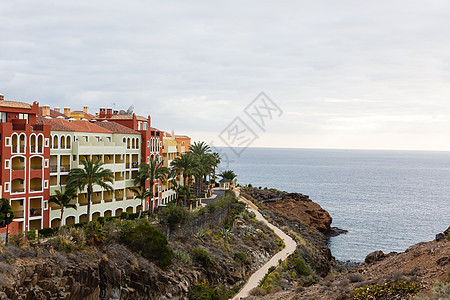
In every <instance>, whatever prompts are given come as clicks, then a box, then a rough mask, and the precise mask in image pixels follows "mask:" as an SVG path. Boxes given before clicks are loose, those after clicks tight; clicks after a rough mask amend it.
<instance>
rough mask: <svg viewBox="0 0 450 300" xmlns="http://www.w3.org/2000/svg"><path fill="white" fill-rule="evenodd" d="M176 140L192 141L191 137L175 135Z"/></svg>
mask: <svg viewBox="0 0 450 300" xmlns="http://www.w3.org/2000/svg"><path fill="white" fill-rule="evenodd" d="M175 139H190V137H189V136H187V135H176V134H175Z"/></svg>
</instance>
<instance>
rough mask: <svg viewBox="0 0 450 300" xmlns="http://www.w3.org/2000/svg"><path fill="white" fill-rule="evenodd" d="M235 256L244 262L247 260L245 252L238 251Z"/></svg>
mask: <svg viewBox="0 0 450 300" xmlns="http://www.w3.org/2000/svg"><path fill="white" fill-rule="evenodd" d="M234 257H235V258H237V259H239V260H240V261H241V262H242V263H244V264H245V263H246V262H247V254H245V253H244V252H236V253H234Z"/></svg>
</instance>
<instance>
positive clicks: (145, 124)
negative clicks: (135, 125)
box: [144, 122, 148, 130]
mask: <svg viewBox="0 0 450 300" xmlns="http://www.w3.org/2000/svg"><path fill="white" fill-rule="evenodd" d="M147 128H148V126H147V122H144V130H147Z"/></svg>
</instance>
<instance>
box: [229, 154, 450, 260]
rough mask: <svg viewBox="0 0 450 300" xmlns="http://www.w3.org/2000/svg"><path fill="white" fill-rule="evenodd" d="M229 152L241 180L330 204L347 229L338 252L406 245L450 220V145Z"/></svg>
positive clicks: (360, 255)
mask: <svg viewBox="0 0 450 300" xmlns="http://www.w3.org/2000/svg"><path fill="white" fill-rule="evenodd" d="M222 150H225V148H222ZM228 155H229V159H230V160H233V161H234V162H230V163H229V167H228V168H229V169H232V170H234V171H235V173H236V174H238V183H240V184H247V183H251V184H252V185H253V186H257V187H258V186H262V187H266V186H267V187H274V188H277V189H279V190H285V191H289V192H299V193H303V194H306V195H309V196H310V198H311V199H312V200H313V201H315V202H317V203H319V204H320V205H321V206H322V207H323V208H324V209H326V210H327V211H328V212H329V213H330V214H331V216H332V217H333V223H332V226H337V227H339V228H342V229H346V230H348V231H349V232H348V233H347V234H344V235H340V236H337V237H334V238H332V239H331V240H330V243H329V246H330V249H331V251H332V253H333V255H334V256H335V257H336V258H337V259H339V260H353V261H362V260H364V258H365V256H366V255H367V254H368V253H370V252H372V251H375V250H382V251H384V252H385V253H386V252H391V251H404V250H405V249H406V248H408V247H409V246H411V245H413V244H415V243H418V242H421V241H429V240H432V239H434V236H435V234H436V233H439V232H442V231H444V230H445V229H447V227H448V226H450V208H449V207H450V152H429V151H378V150H318V149H274V148H249V149H246V150H245V151H244V152H243V154H242V155H241V157H237V156H236V155H234V154H232V153H229V152H228ZM223 167H224V168H226V166H223Z"/></svg>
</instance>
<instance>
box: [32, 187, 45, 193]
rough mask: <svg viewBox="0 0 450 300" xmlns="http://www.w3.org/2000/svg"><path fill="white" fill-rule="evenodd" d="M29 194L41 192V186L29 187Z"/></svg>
mask: <svg viewBox="0 0 450 300" xmlns="http://www.w3.org/2000/svg"><path fill="white" fill-rule="evenodd" d="M30 192H42V186H34V187H33V186H31V187H30Z"/></svg>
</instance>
